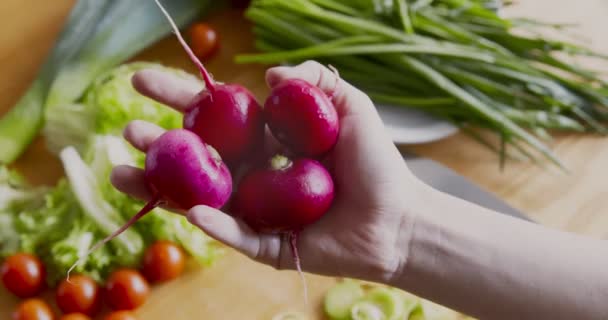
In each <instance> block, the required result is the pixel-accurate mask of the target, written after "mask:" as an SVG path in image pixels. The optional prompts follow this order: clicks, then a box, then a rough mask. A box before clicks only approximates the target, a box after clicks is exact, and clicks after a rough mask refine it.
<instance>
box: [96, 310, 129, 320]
mask: <svg viewBox="0 0 608 320" xmlns="http://www.w3.org/2000/svg"><path fill="white" fill-rule="evenodd" d="M104 320H137V318H136V317H135V315H134V314H133V312H131V311H127V310H122V311H114V312H112V313H110V314H108V315H107V316H106V317H105V318H104Z"/></svg>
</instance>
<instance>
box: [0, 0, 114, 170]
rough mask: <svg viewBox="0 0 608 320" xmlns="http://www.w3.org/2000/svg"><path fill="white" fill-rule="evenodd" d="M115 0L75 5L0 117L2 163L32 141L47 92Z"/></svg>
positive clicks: (41, 114) (20, 151)
mask: <svg viewBox="0 0 608 320" xmlns="http://www.w3.org/2000/svg"><path fill="white" fill-rule="evenodd" d="M112 2H113V1H99V0H81V1H78V3H77V4H76V5H75V6H74V8H73V9H72V11H71V12H70V15H69V17H68V20H67V22H66V25H65V27H64V28H63V31H62V32H61V34H60V35H59V40H58V41H57V43H56V44H55V46H54V47H53V49H52V51H51V53H50V54H49V56H48V57H47V59H46V61H45V62H44V64H43V66H42V68H41V69H40V71H39V73H38V76H37V78H36V80H34V82H33V83H32V84H31V85H30V87H29V88H28V90H27V91H26V92H25V94H24V95H23V96H22V97H21V98H20V99H19V101H18V102H17V104H16V105H15V106H14V107H13V108H12V109H11V110H10V111H9V112H8V113H7V114H6V115H5V116H3V117H2V118H1V119H0V150H2V152H1V153H0V163H11V162H13V161H14V160H15V159H16V158H17V157H19V155H21V153H22V152H23V151H24V150H25V148H26V147H27V146H28V145H29V144H30V143H31V141H32V140H33V139H34V137H35V136H36V133H37V132H38V130H39V129H40V127H41V125H42V122H43V107H44V102H45V99H46V95H47V93H48V91H49V88H50V86H51V83H52V81H53V79H54V78H55V75H56V74H57V72H58V70H59V69H60V68H61V67H62V66H63V65H64V64H65V62H66V61H67V60H69V59H70V58H72V57H73V56H74V55H75V54H76V53H77V52H78V51H79V50H80V46H81V43H83V42H84V40H85V39H87V38H89V37H90V36H91V35H92V34H93V32H94V31H95V27H96V25H97V22H98V21H99V20H100V19H101V17H102V16H103V14H104V13H105V11H106V10H107V8H108V7H109V5H110V3H112Z"/></svg>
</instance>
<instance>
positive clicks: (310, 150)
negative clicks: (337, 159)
mask: <svg viewBox="0 0 608 320" xmlns="http://www.w3.org/2000/svg"><path fill="white" fill-rule="evenodd" d="M264 114H265V116H266V121H267V122H268V127H270V130H271V131H272V133H273V135H274V137H275V138H276V139H277V140H279V141H280V142H281V143H282V144H283V145H285V146H286V147H288V148H289V149H291V151H293V152H295V153H296V154H299V155H303V156H309V157H315V156H320V155H323V154H324V153H326V152H327V151H329V150H330V149H331V148H332V147H333V146H334V145H335V144H336V141H337V140H338V133H339V130H340V125H339V121H338V113H337V112H336V109H335V108H334V105H333V103H332V102H331V98H330V97H329V96H328V95H326V94H325V92H323V91H322V90H321V89H319V88H318V87H316V86H314V85H312V84H310V83H308V82H306V81H304V80H300V79H288V80H284V81H282V82H280V83H279V84H278V85H277V86H275V87H274V88H273V89H272V91H271V93H270V96H268V98H267V99H266V103H265V104H264Z"/></svg>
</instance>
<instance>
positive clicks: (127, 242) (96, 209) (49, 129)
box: [0, 63, 222, 286]
mask: <svg viewBox="0 0 608 320" xmlns="http://www.w3.org/2000/svg"><path fill="white" fill-rule="evenodd" d="M144 68H160V69H163V70H170V72H175V73H177V74H180V76H183V77H191V78H192V79H195V78H194V77H193V76H190V75H187V74H186V73H184V72H182V71H178V70H176V69H171V68H167V67H164V66H162V65H159V64H153V63H132V64H128V65H123V66H120V67H117V68H115V69H113V70H110V71H109V72H107V73H105V74H104V75H102V76H100V77H99V78H98V79H97V80H96V81H94V83H93V85H91V86H90V88H89V89H88V90H87V92H86V94H85V96H84V97H83V98H82V99H81V100H80V101H79V102H78V103H74V104H69V105H56V106H54V107H53V108H55V109H54V112H50V113H48V114H49V116H48V118H47V123H46V128H45V134H46V138H47V141H48V144H49V147H51V148H52V149H53V150H54V151H55V152H56V153H57V154H59V156H60V158H61V160H62V163H63V166H64V171H65V173H66V176H65V177H64V178H62V179H61V180H60V181H59V182H58V183H57V184H56V185H55V186H54V187H52V188H38V187H36V188H34V187H31V186H28V185H27V184H26V183H25V180H24V179H23V178H21V177H20V176H19V175H18V174H16V172H15V171H12V170H9V169H8V168H6V167H3V166H0V258H1V257H3V256H7V255H10V254H13V253H15V252H29V253H33V254H35V255H37V256H39V257H40V258H41V259H42V260H43V262H44V264H45V266H46V269H47V281H48V283H49V285H51V286H54V285H55V284H56V283H57V282H58V281H60V280H61V279H63V278H64V277H65V275H66V273H67V270H68V269H69V268H70V267H71V266H72V265H74V264H75V263H76V262H77V261H78V260H79V259H80V258H82V257H84V255H85V253H87V251H89V249H90V248H91V247H92V246H93V245H95V244H96V243H97V242H98V241H100V240H102V239H104V238H105V237H106V236H108V235H109V234H111V233H112V232H114V231H115V230H116V229H118V228H119V227H120V226H122V225H123V224H124V223H125V221H127V220H128V219H129V218H130V217H132V216H133V215H134V214H135V213H137V212H138V211H139V210H140V209H141V208H142V206H143V205H144V203H143V202H142V201H140V200H137V199H133V198H131V197H129V196H127V195H125V194H123V193H121V192H119V191H118V190H116V189H115V188H114V187H113V186H112V184H111V182H110V172H111V170H112V168H113V167H114V166H116V165H121V164H126V165H132V166H141V165H143V160H144V156H145V155H144V154H143V153H141V152H139V151H137V150H135V149H134V148H133V147H131V146H130V145H129V144H127V143H126V142H125V141H124V140H123V139H122V138H121V137H120V133H121V132H122V130H123V128H124V126H125V125H126V124H127V123H128V122H129V121H131V120H135V119H143V120H148V121H151V122H154V123H157V124H159V125H160V126H162V127H164V128H166V129H172V128H176V127H180V126H181V121H182V116H181V114H179V113H178V112H176V111H174V110H172V109H170V108H168V107H166V106H163V105H162V104H160V103H158V102H155V101H153V100H151V99H148V98H146V97H144V96H142V95H140V94H139V93H137V92H136V91H135V90H134V89H133V88H132V86H131V76H132V75H133V73H134V72H136V71H137V70H141V69H144ZM47 111H48V110H47ZM157 240H171V241H174V242H176V243H178V244H180V245H181V246H182V247H183V248H184V250H185V251H186V252H188V253H189V254H190V255H191V256H192V257H193V258H194V259H195V260H197V261H198V262H199V263H201V264H204V265H209V264H211V263H213V262H214V261H215V260H216V259H217V257H218V256H220V255H221V253H222V249H221V246H220V245H219V244H218V243H217V242H216V241H214V240H212V239H211V238H210V237H208V236H207V235H206V234H205V233H203V232H202V231H201V230H199V229H198V228H196V227H195V226H193V225H191V224H190V223H189V222H188V221H187V220H186V218H185V217H183V216H181V215H177V214H173V213H170V212H168V211H166V210H163V209H160V208H157V209H155V210H153V211H152V212H150V213H149V214H148V215H146V216H145V217H143V218H142V219H141V220H140V221H138V222H137V223H136V224H134V225H133V226H132V227H131V228H129V229H128V230H127V231H125V232H124V233H123V234H122V235H120V236H119V237H117V238H115V239H113V240H112V241H110V242H109V243H107V244H106V245H104V246H102V247H101V248H100V249H98V250H96V251H94V252H93V253H92V254H90V255H89V256H86V259H83V261H82V262H81V263H79V264H78V266H77V267H76V269H75V272H77V273H83V274H87V275H89V276H91V277H93V278H94V279H96V280H98V281H103V280H104V279H105V278H106V277H107V275H108V274H109V273H110V272H111V271H112V270H113V269H115V268H117V267H123V266H137V265H138V264H139V263H140V259H141V256H142V255H143V252H144V250H145V248H146V247H147V246H148V245H150V244H151V243H153V242H155V241H157Z"/></svg>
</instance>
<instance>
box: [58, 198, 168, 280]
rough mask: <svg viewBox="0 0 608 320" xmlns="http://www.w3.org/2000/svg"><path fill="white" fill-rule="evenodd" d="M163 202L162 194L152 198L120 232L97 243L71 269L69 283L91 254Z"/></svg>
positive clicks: (68, 277) (115, 232)
mask: <svg viewBox="0 0 608 320" xmlns="http://www.w3.org/2000/svg"><path fill="white" fill-rule="evenodd" d="M162 202H163V200H162V198H161V195H160V194H157V195H154V196H153V197H152V199H150V201H148V203H146V205H145V206H144V207H143V208H141V210H139V212H138V213H137V214H135V215H134V216H132V217H131V218H130V219H129V220H128V221H127V222H126V223H125V224H124V225H123V226H122V227H120V228H119V229H118V230H116V231H114V232H113V233H112V234H110V235H109V236H107V237H106V238H104V239H103V240H101V241H99V242H97V243H96V244H95V245H94V246H93V247H91V249H89V250H88V251H87V252H86V253H85V254H84V255H83V256H82V257H80V258H78V260H77V261H76V262H75V263H74V264H73V265H72V266H71V267H70V269H69V270H68V275H67V281H68V282H70V273H71V272H72V270H74V268H76V267H77V266H78V265H79V264H80V263H82V262H83V260H84V259H86V258H87V257H88V256H89V255H90V254H91V253H93V252H94V251H95V250H97V249H99V248H101V246H103V245H104V244H106V243H108V242H109V241H110V240H112V239H114V238H116V237H118V236H119V235H120V234H121V233H123V232H124V231H125V230H127V229H128V228H129V227H131V226H132V225H133V224H134V223H135V222H137V221H138V220H139V219H141V218H142V217H143V216H145V215H146V214H148V213H149V212H150V211H152V210H154V209H155V208H156V207H158V206H159V205H160V204H161V203H162Z"/></svg>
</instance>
